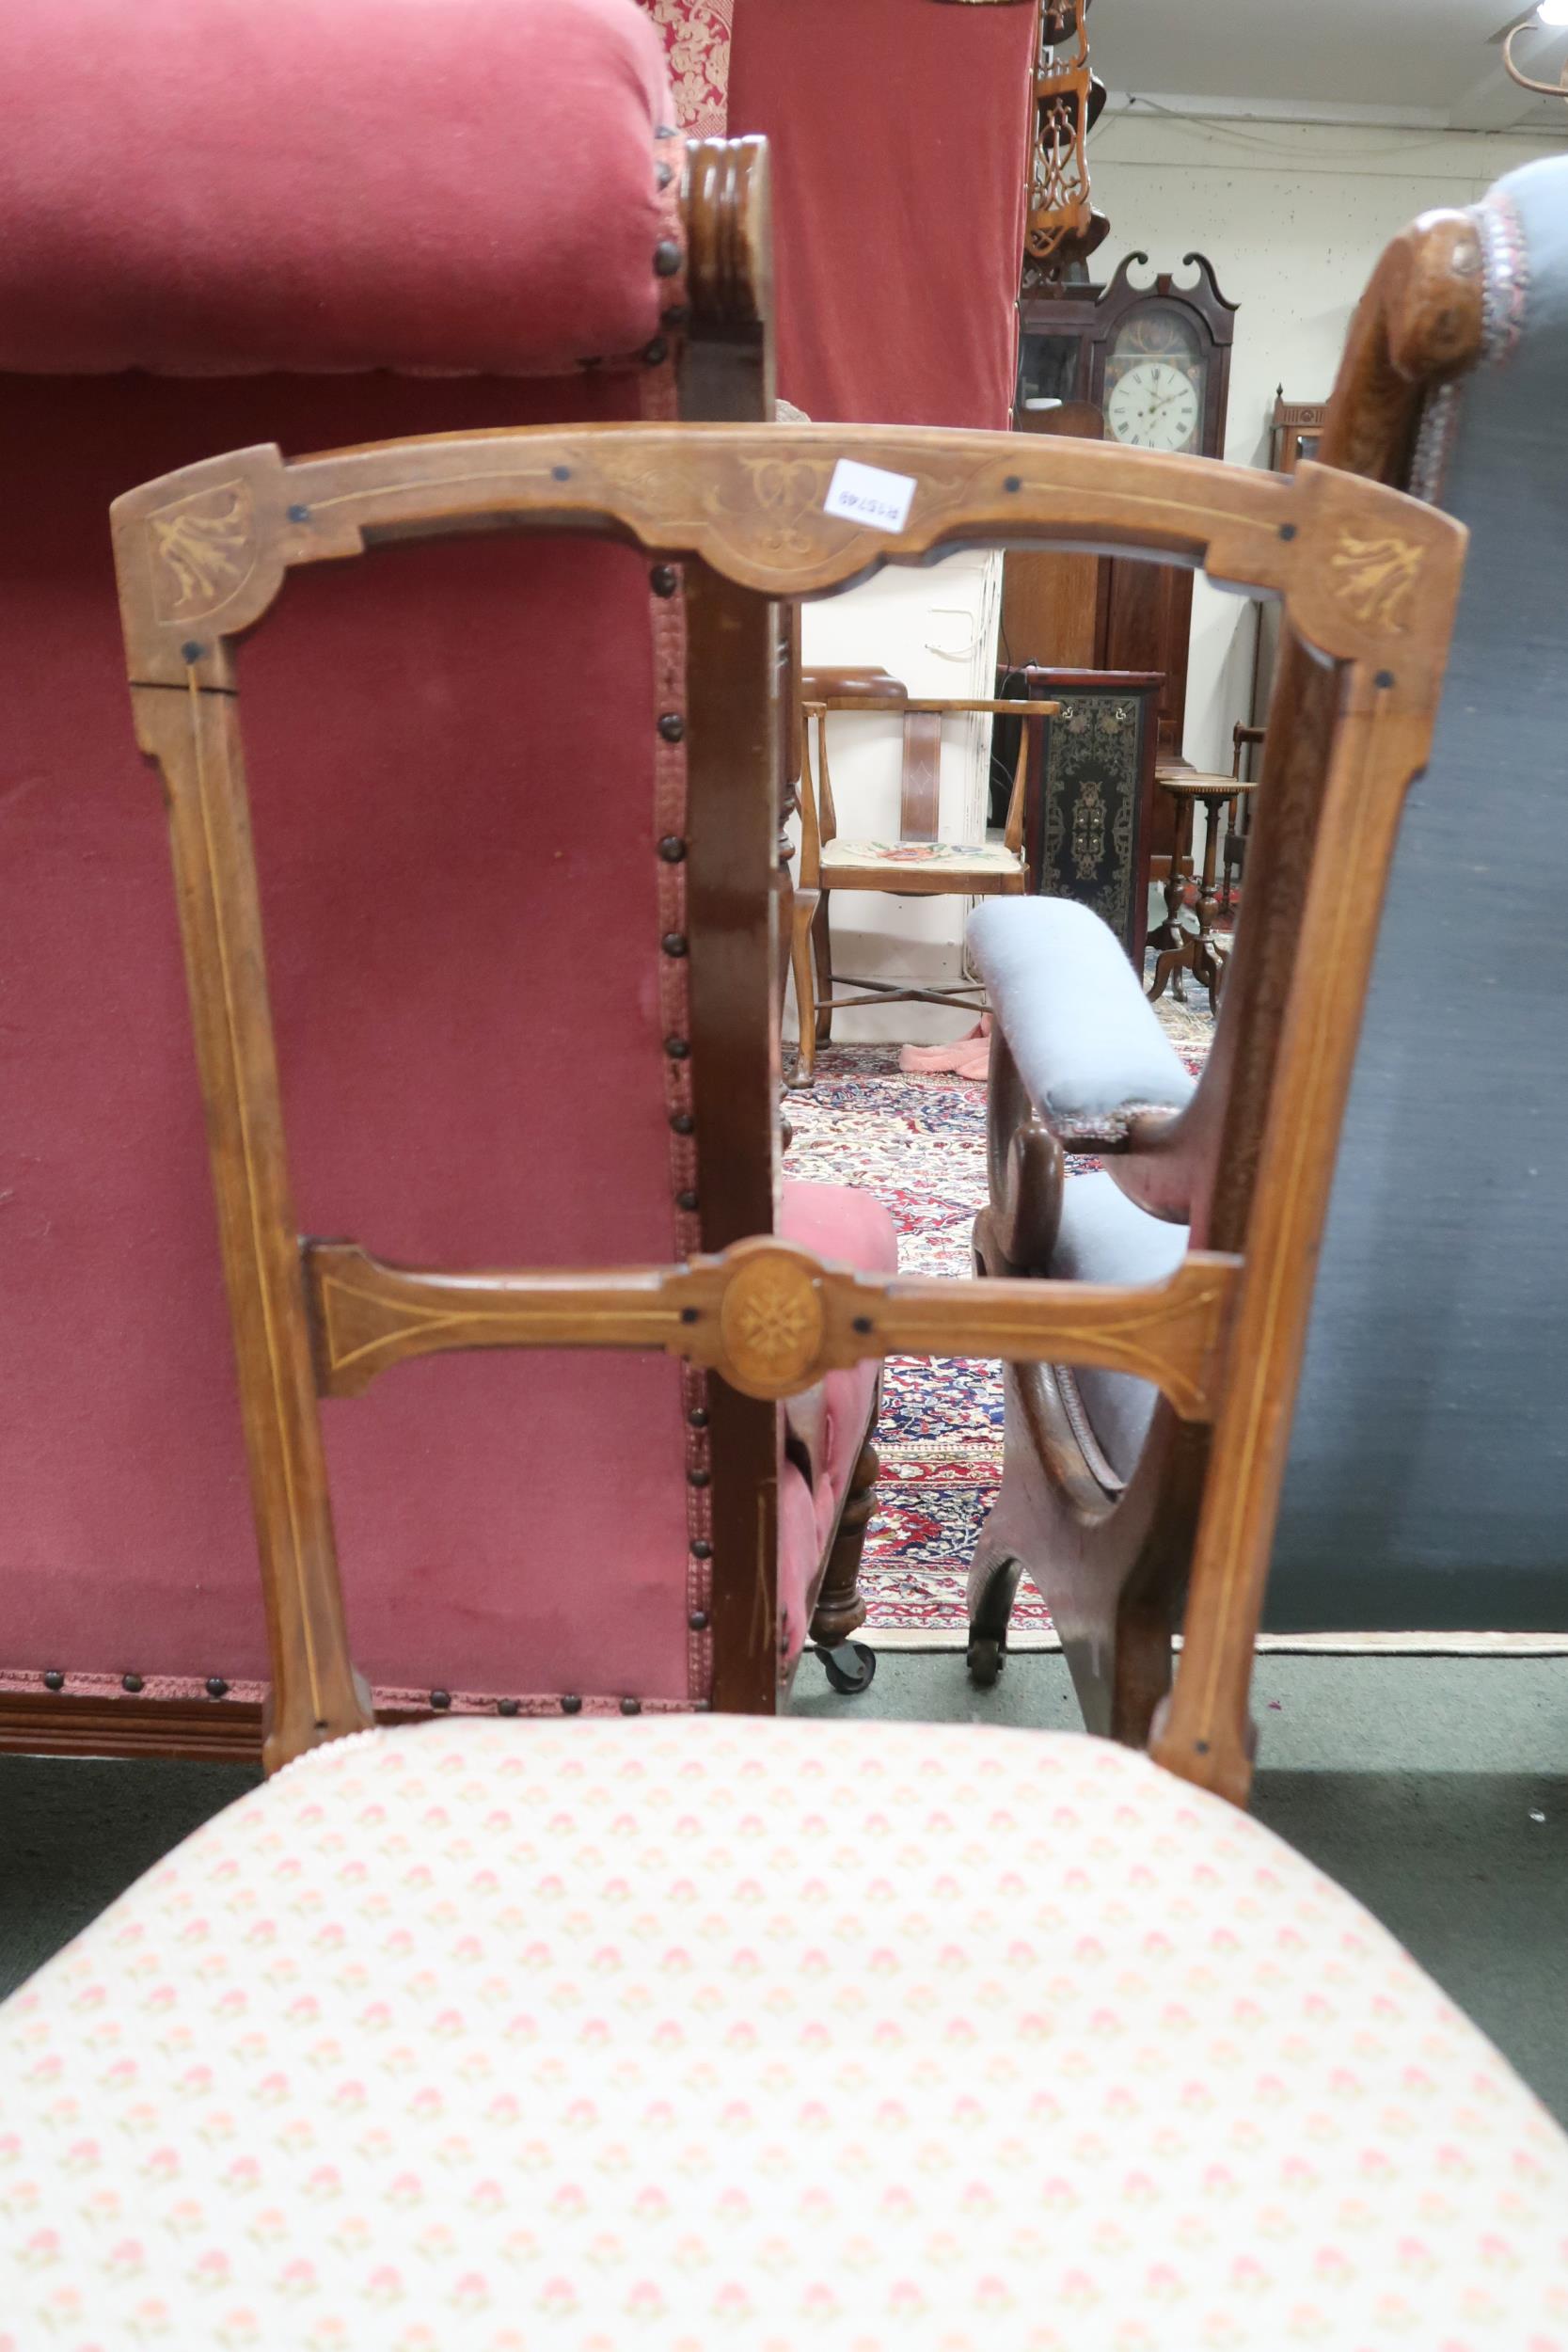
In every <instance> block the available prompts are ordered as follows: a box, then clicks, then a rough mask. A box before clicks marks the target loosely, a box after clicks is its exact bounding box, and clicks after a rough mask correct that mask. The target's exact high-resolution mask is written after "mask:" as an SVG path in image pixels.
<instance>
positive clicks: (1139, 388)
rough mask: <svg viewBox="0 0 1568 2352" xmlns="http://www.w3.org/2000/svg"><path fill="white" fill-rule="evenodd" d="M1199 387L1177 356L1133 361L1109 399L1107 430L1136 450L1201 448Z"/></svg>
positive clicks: (1117, 381) (1124, 368)
mask: <svg viewBox="0 0 1568 2352" xmlns="http://www.w3.org/2000/svg"><path fill="white" fill-rule="evenodd" d="M1202 414H1203V406H1202V402H1201V400H1200V398H1199V395H1198V388H1197V386H1196V384H1195V383H1194V382H1193V379H1192V377H1191V375H1190V374H1189V373H1187V370H1186V369H1185V368H1184V367H1182V366H1181V365H1180V363H1179V362H1178V361H1176V360H1174V359H1153V358H1150V359H1132V360H1130V361H1129V362H1128V363H1127V365H1126V366H1125V367H1123V368H1122V370H1121V371H1120V373H1118V375H1117V380H1116V382H1115V383H1114V384H1113V385H1112V386H1111V388H1110V389H1109V391H1108V392H1107V394H1106V397H1105V429H1106V431H1107V433H1109V434H1110V436H1111V438H1112V439H1113V440H1116V441H1123V442H1125V443H1126V444H1127V445H1128V447H1129V448H1132V449H1163V450H1190V449H1196V447H1197V437H1198V426H1199V423H1200V421H1201V420H1202Z"/></svg>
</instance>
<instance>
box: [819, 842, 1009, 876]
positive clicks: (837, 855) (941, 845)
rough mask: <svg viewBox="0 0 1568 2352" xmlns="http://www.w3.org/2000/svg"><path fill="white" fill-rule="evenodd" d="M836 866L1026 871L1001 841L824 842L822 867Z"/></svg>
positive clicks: (986, 872)
mask: <svg viewBox="0 0 1568 2352" xmlns="http://www.w3.org/2000/svg"><path fill="white" fill-rule="evenodd" d="M834 866H941V867H942V870H943V871H944V872H947V871H950V870H951V869H953V868H954V867H959V866H961V867H963V868H965V869H966V870H968V869H970V868H973V870H974V872H975V873H977V874H981V873H984V874H998V873H1006V874H1013V873H1022V870H1023V860H1022V857H1020V855H1019V854H1018V852H1017V850H1009V849H1007V848H1006V846H1005V845H1004V844H1003V843H1002V842H1000V841H981V842H972V841H840V840H839V839H837V837H836V836H835V837H834V839H832V841H824V842H823V844H822V870H823V872H824V873H830V872H832V868H833V867H834Z"/></svg>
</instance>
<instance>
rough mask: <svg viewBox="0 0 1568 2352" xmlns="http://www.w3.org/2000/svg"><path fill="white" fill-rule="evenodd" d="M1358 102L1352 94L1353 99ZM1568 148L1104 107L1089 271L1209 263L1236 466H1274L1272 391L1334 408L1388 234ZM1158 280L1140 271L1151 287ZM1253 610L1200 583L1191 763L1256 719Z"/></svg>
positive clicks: (1230, 450)
mask: <svg viewBox="0 0 1568 2352" xmlns="http://www.w3.org/2000/svg"><path fill="white" fill-rule="evenodd" d="M1353 94H1354V93H1352V92H1349V91H1347V96H1349V95H1353ZM1561 151H1562V149H1561V144H1560V142H1551V143H1547V142H1544V141H1537V140H1531V139H1523V138H1517V137H1510V136H1507V135H1500V134H1481V133H1473V132H1472V133H1466V132H1430V131H1405V130H1391V129H1390V130H1374V129H1360V128H1356V129H1354V130H1353V129H1349V128H1325V127H1319V126H1312V125H1306V124H1299V123H1273V122H1242V121H1235V120H1231V119H1217V118H1209V119H1188V118H1183V117H1177V116H1170V115H1161V114H1158V113H1155V112H1152V111H1151V112H1148V113H1144V112H1142V111H1140V110H1138V109H1137V108H1133V109H1132V111H1130V112H1126V113H1123V112H1119V111H1117V112H1113V111H1111V110H1109V109H1108V110H1107V112H1106V113H1105V114H1104V115H1103V116H1102V117H1101V122H1100V126H1099V128H1098V130H1097V131H1096V132H1095V134H1094V136H1093V138H1092V139H1091V141H1090V145H1089V163H1090V171H1091V178H1092V183H1093V187H1094V200H1095V203H1096V205H1097V206H1098V208H1099V209H1100V211H1101V212H1102V213H1104V214H1106V215H1108V217H1109V219H1110V222H1111V234H1110V236H1109V237H1108V238H1107V239H1106V241H1105V243H1104V245H1103V246H1101V249H1100V251H1099V252H1098V253H1097V254H1096V255H1095V257H1094V261H1093V263H1092V268H1093V273H1094V276H1095V278H1096V279H1097V280H1100V281H1101V282H1104V281H1105V280H1107V279H1109V278H1110V277H1111V274H1112V272H1113V271H1114V270H1115V268H1116V266H1117V262H1119V261H1120V260H1121V258H1122V255H1123V254H1124V253H1129V252H1136V251H1139V250H1142V251H1145V252H1147V253H1148V257H1149V264H1150V271H1152V270H1154V269H1168V270H1173V271H1175V272H1176V274H1177V276H1178V278H1179V279H1180V277H1181V276H1183V275H1184V274H1185V273H1183V272H1182V271H1181V269H1180V261H1181V256H1182V255H1183V254H1184V253H1189V252H1192V251H1195V250H1196V251H1198V252H1201V253H1206V254H1207V255H1208V256H1209V259H1210V260H1211V261H1212V263H1213V265H1214V269H1215V273H1216V275H1217V276H1218V278H1219V283H1220V290H1221V292H1222V293H1223V294H1225V296H1226V298H1227V301H1230V302H1235V303H1239V304H1240V306H1241V308H1240V310H1238V312H1237V315H1236V340H1235V345H1234V349H1233V352H1232V355H1231V365H1230V400H1229V410H1228V429H1227V444H1226V455H1227V457H1229V458H1231V459H1233V460H1235V461H1236V462H1237V463H1239V464H1243V465H1263V466H1266V465H1267V464H1268V462H1269V422H1270V420H1271V418H1272V416H1273V413H1274V400H1275V389H1276V388H1277V387H1278V386H1280V385H1281V384H1283V386H1284V389H1285V396H1286V398H1287V399H1288V400H1325V399H1326V398H1327V396H1328V393H1329V391H1330V389H1331V388H1332V386H1333V382H1334V372H1335V369H1336V367H1337V365H1338V358H1339V351H1340V347H1341V345H1342V344H1343V342H1344V339H1345V329H1346V327H1347V326H1348V325H1349V323H1350V315H1351V312H1352V310H1354V306H1355V302H1356V299H1357V297H1358V295H1359V294H1360V292H1361V289H1362V287H1363V286H1364V284H1365V283H1366V281H1367V279H1368V278H1369V277H1370V275H1371V271H1372V268H1373V265H1374V264H1375V262H1376V261H1377V258H1378V256H1379V254H1380V253H1381V252H1382V250H1383V247H1384V246H1385V245H1386V243H1387V241H1388V239H1389V238H1390V237H1391V236H1393V235H1394V234H1395V232H1396V231H1397V230H1400V229H1402V228H1403V227H1404V225H1405V224H1406V222H1408V221H1409V220H1411V219H1412V218H1413V217H1414V216H1415V215H1416V214H1417V213H1419V212H1425V211H1426V210H1428V209H1429V208H1430V207H1431V206H1433V205H1437V204H1469V203H1473V202H1474V200H1475V199H1476V198H1477V197H1479V196H1481V194H1483V193H1484V191H1485V190H1486V189H1487V188H1488V187H1489V186H1490V185H1491V183H1492V182H1493V181H1494V180H1496V179H1498V178H1500V177H1501V175H1502V174H1503V173H1504V172H1505V171H1511V170H1513V167H1515V166H1516V165H1518V164H1521V163H1527V162H1528V161H1529V160H1530V159H1531V157H1532V156H1535V155H1540V154H1560V153H1561ZM1145 275H1147V273H1144V272H1142V271H1140V272H1139V273H1138V276H1139V278H1143V277H1144V276H1145ZM1255 627H1256V612H1255V608H1254V607H1252V606H1251V605H1248V604H1245V603H1243V602H1242V601H1241V600H1239V599H1238V598H1236V597H1233V596H1225V595H1222V594H1221V593H1219V592H1218V591H1217V590H1215V589H1212V588H1211V587H1210V586H1209V585H1208V584H1207V582H1206V581H1204V580H1198V581H1197V582H1196V587H1195V595H1194V599H1193V642H1192V655H1191V660H1190V662H1189V666H1188V673H1187V729H1186V742H1185V747H1184V748H1185V750H1186V754H1187V756H1188V758H1189V759H1190V760H1192V761H1193V763H1194V765H1195V766H1196V767H1198V768H1206V769H1210V770H1228V768H1229V766H1230V729H1231V726H1232V725H1233V723H1235V721H1236V720H1238V719H1243V718H1245V717H1247V716H1248V708H1247V705H1248V698H1249V696H1250V692H1251V680H1252V648H1253V637H1254V631H1255Z"/></svg>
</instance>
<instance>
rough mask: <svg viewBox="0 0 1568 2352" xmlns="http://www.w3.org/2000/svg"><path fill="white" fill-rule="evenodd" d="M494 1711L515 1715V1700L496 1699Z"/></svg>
mask: <svg viewBox="0 0 1568 2352" xmlns="http://www.w3.org/2000/svg"><path fill="white" fill-rule="evenodd" d="M496 1712H497V1714H498V1715H515V1713H516V1712H517V1702H516V1700H515V1699H498V1700H497V1701H496Z"/></svg>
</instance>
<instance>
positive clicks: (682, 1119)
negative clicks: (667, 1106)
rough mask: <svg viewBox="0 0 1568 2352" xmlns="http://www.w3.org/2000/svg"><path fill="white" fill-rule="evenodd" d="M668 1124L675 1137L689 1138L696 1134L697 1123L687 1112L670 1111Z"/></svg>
mask: <svg viewBox="0 0 1568 2352" xmlns="http://www.w3.org/2000/svg"><path fill="white" fill-rule="evenodd" d="M670 1124H671V1126H672V1127H673V1129H674V1131H675V1133H676V1135H677V1136H691V1135H695V1134H696V1132H697V1122H696V1120H694V1119H693V1118H692V1116H691V1113H690V1112H689V1111H672V1112H671V1114H670Z"/></svg>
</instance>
